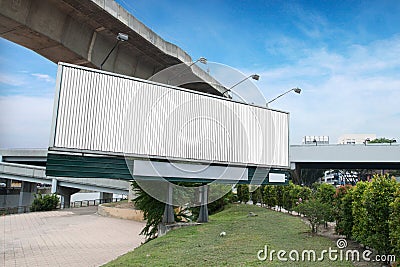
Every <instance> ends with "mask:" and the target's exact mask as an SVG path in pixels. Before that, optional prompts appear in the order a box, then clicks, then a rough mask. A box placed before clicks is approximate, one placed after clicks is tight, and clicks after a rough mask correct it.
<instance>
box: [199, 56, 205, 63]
mask: <svg viewBox="0 0 400 267" xmlns="http://www.w3.org/2000/svg"><path fill="white" fill-rule="evenodd" d="M199 62H200V63H202V64H207V59H206V58H205V57H201V58H199Z"/></svg>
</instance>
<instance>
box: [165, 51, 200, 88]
mask: <svg viewBox="0 0 400 267" xmlns="http://www.w3.org/2000/svg"><path fill="white" fill-rule="evenodd" d="M197 62H200V63H202V64H207V59H206V58H205V57H199V58H198V59H197V60H195V61H193V62H192V63H190V64H189V65H187V67H186V65H185V64H182V66H185V67H184V69H183V70H179V71H178V72H177V73H175V74H174V75H172V76H171V77H169V78H168V81H167V84H171V81H173V80H174V79H175V78H176V77H178V76H179V75H182V74H183V73H185V72H186V71H187V70H188V68H189V69H190V70H191V68H192V66H193V65H194V64H196V63H197ZM173 70H175V69H173Z"/></svg>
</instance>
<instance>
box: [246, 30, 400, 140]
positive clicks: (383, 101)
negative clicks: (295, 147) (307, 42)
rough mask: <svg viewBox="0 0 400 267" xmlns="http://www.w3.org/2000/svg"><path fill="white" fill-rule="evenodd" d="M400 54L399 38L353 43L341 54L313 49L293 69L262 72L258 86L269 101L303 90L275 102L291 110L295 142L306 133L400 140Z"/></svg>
mask: <svg viewBox="0 0 400 267" xmlns="http://www.w3.org/2000/svg"><path fill="white" fill-rule="evenodd" d="M399 54H400V36H395V37H393V38H391V39H387V40H380V41H376V42H373V43H370V44H368V45H365V46H361V45H358V44H357V45H351V46H349V47H347V50H346V51H344V52H342V53H338V52H333V51H329V50H328V49H326V48H322V49H316V50H310V51H308V53H307V54H306V55H305V56H304V57H302V58H301V59H300V60H298V61H297V62H294V63H292V64H291V65H288V66H285V67H280V68H275V69H271V70H261V71H260V70H259V71H258V72H259V73H261V79H260V81H259V83H257V85H258V86H259V87H260V88H262V91H263V93H264V94H265V95H266V96H267V97H266V98H267V99H272V98H273V97H275V96H276V95H279V94H280V93H282V92H283V91H285V90H287V89H290V88H292V87H296V86H298V87H300V88H302V89H303V92H302V94H301V95H300V96H299V95H296V94H289V95H286V96H285V97H284V98H281V99H279V100H277V101H276V102H274V103H273V104H271V107H275V108H280V109H283V110H289V111H290V112H291V123H292V125H291V135H292V136H291V137H292V138H291V141H292V143H299V142H301V138H302V136H304V135H329V136H331V141H332V142H333V143H334V142H336V139H337V137H338V136H339V135H341V134H343V133H360V132H361V133H363V132H372V133H376V134H377V135H378V136H385V137H394V138H397V139H399V137H400V128H399V127H398V125H400V116H399V112H398V104H399V99H400V90H399V89H400V76H399V75H398V73H399V72H400V61H399V60H398V55H399ZM253 71H254V70H253ZM256 72H257V71H256Z"/></svg>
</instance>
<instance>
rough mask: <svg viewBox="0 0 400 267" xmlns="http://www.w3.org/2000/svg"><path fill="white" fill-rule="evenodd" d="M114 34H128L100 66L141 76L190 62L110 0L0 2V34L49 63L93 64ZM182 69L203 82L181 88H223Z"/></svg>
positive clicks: (96, 65) (219, 91)
mask: <svg viewBox="0 0 400 267" xmlns="http://www.w3.org/2000/svg"><path fill="white" fill-rule="evenodd" d="M119 32H122V33H125V34H128V36H129V40H128V41H126V42H122V43H120V44H119V46H117V48H116V49H115V51H114V52H113V53H112V54H111V56H110V57H109V58H108V60H107V62H106V63H105V64H104V66H103V69H104V70H107V71H112V72H115V73H120V74H124V75H129V76H134V77H139V78H144V79H147V78H149V77H151V76H152V75H154V74H155V73H157V72H159V71H160V70H163V69H165V68H168V67H170V66H173V65H176V64H180V63H186V64H187V65H190V64H191V63H192V59H191V57H190V56H189V55H188V54H187V53H186V52H185V51H183V50H182V49H181V48H179V47H178V46H176V45H174V44H171V43H169V42H167V41H165V40H163V39H162V38H161V37H160V36H158V35H157V34H156V33H154V32H153V31H152V30H150V29H149V28H148V27H146V26H145V25H144V24H143V23H141V22H140V21H138V20H137V19H136V18H135V17H134V16H132V15H131V14H129V13H128V11H126V10H125V9H124V8H123V7H121V6H120V5H119V4H117V3H116V2H115V1H114V0H18V1H17V0H14V1H9V0H2V1H0V35H1V37H3V38H5V39H7V40H10V41H12V42H14V43H17V44H20V45H22V46H24V47H26V48H28V49H31V50H33V51H35V52H36V53H38V54H40V55H42V56H44V57H45V58H47V59H49V60H51V61H53V62H55V63H58V62H60V61H62V62H68V63H73V64H77V65H83V66H88V67H92V68H99V67H100V65H101V63H102V61H103V59H104V58H105V56H106V55H107V54H108V52H109V51H110V50H111V48H112V47H113V46H114V44H115V43H116V36H117V34H118V33H119ZM189 70H190V71H189ZM186 72H187V73H188V74H187V76H185V78H187V79H190V80H192V81H193V80H196V81H205V82H198V83H191V84H186V85H183V87H186V88H188V89H193V90H197V91H202V92H207V93H211V94H217V95H222V92H224V91H225V88H224V87H222V86H221V85H220V84H219V83H218V82H217V81H216V80H215V79H213V78H212V77H211V76H209V75H208V74H207V73H206V72H204V71H203V70H202V69H200V68H199V67H197V66H196V65H193V66H191V67H190V69H189V67H188V68H187V69H185V73H186Z"/></svg>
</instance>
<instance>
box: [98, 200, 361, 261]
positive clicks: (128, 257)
mask: <svg viewBox="0 0 400 267" xmlns="http://www.w3.org/2000/svg"><path fill="white" fill-rule="evenodd" d="M249 212H254V213H256V214H257V215H258V216H256V217H248V216H247V215H248V213H249ZM222 231H225V232H226V236H224V237H221V236H220V233H221V232H222ZM265 245H267V246H268V251H271V250H276V251H279V250H285V251H286V252H287V254H286V255H285V257H286V258H288V253H289V252H290V251H291V250H298V251H299V253H300V260H301V252H302V251H303V250H310V249H313V250H315V251H316V255H317V258H318V257H319V256H320V253H321V251H322V250H324V249H326V250H328V249H329V247H332V249H337V248H336V244H335V242H333V241H331V240H329V239H327V238H324V237H321V236H312V235H311V234H310V229H309V227H308V226H306V225H305V224H304V223H303V222H302V221H301V220H300V218H298V217H293V216H290V215H287V214H283V213H280V212H274V211H271V210H268V209H265V208H260V207H255V206H251V205H243V204H234V205H231V206H228V207H227V208H226V209H225V210H224V211H222V212H220V213H217V214H215V215H212V216H210V222H209V223H206V224H203V225H199V226H191V227H184V228H180V229H177V230H173V231H170V232H168V234H167V235H165V236H162V237H160V238H157V239H155V240H152V241H150V242H148V243H146V244H143V245H142V246H140V247H138V248H137V249H135V250H134V251H132V252H129V253H127V254H125V255H123V256H121V257H119V258H118V259H116V260H114V261H112V262H110V263H108V264H106V265H105V266H288V265H289V266H299V267H300V266H353V265H352V264H351V262H334V261H329V258H328V254H325V260H324V261H322V262H318V261H316V262H310V261H305V262H301V261H300V262H293V261H289V262H280V261H279V260H278V258H277V255H276V253H275V254H274V258H273V261H269V260H268V259H267V260H266V261H260V260H258V258H257V252H258V251H259V250H262V249H264V246H265ZM268 253H269V252H268Z"/></svg>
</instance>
